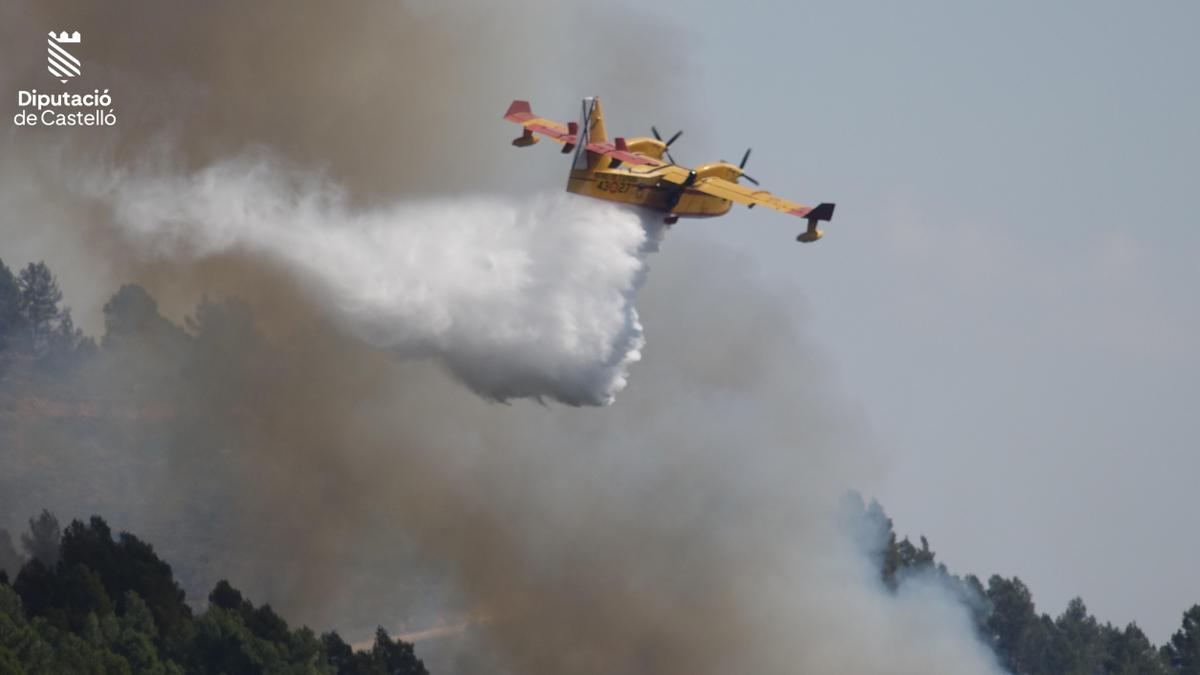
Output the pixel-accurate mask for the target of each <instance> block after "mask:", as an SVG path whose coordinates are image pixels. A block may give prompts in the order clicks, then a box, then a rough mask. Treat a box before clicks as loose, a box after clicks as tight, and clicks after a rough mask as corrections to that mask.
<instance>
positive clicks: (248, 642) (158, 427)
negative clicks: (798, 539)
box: [0, 262, 1200, 675]
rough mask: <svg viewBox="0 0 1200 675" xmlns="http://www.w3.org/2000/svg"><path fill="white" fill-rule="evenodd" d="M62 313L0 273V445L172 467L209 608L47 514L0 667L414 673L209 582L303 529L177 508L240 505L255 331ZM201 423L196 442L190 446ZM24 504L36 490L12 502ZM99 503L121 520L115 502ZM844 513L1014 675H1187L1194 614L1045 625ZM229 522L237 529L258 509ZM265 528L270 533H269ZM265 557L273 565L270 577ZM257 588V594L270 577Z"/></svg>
mask: <svg viewBox="0 0 1200 675" xmlns="http://www.w3.org/2000/svg"><path fill="white" fill-rule="evenodd" d="M61 301H62V294H61V292H60V290H59V288H58V285H57V283H56V281H55V278H54V275H53V274H52V273H51V271H50V270H49V269H48V268H47V267H46V266H45V265H44V264H41V263H35V264H30V265H28V266H26V267H25V268H24V269H22V270H21V271H20V272H19V273H16V274H14V273H13V272H12V271H11V270H10V269H9V268H8V267H6V266H5V265H4V263H3V262H0V450H4V451H8V452H9V453H10V454H12V453H16V454H18V455H20V454H21V453H33V452H36V453H40V455H41V456H42V457H43V463H46V464H49V465H52V466H54V469H53V470H52V471H54V476H55V477H56V478H55V480H56V481H61V480H62V479H64V477H66V476H67V475H68V474H64V473H60V472H59V471H60V469H61V468H62V466H63V465H64V464H67V463H70V462H76V461H77V460H76V459H74V456H73V455H70V454H61V455H47V454H46V453H48V452H50V451H51V450H52V449H53V448H55V447H58V446H62V447H68V448H69V447H72V446H77V445H82V444H85V443H86V444H89V445H90V446H94V447H95V448H97V450H96V452H102V451H103V452H106V453H107V454H104V455H103V456H99V455H97V456H94V457H92V459H91V460H90V461H91V462H93V464H91V465H89V466H90V467H91V468H90V469H88V471H83V472H82V473H83V474H84V475H86V474H88V473H89V472H94V471H96V470H98V469H99V468H100V465H104V466H109V465H111V466H116V467H117V468H118V471H119V472H124V473H136V471H137V465H138V463H139V462H151V461H154V460H155V459H157V458H158V455H159V454H162V453H165V454H169V455H170V461H171V462H172V463H173V466H176V468H177V470H178V471H179V473H180V475H184V476H186V480H185V481H183V482H181V483H179V484H178V485H177V486H176V487H178V488H179V489H178V490H177V491H182V490H188V491H190V492H187V493H186V494H185V495H184V496H183V497H180V498H179V499H177V502H178V503H176V504H175V505H174V506H173V508H174V509H175V511H173V512H172V513H171V514H169V518H168V520H169V521H170V523H171V528H170V529H163V530H162V531H157V532H156V533H155V541H158V540H159V538H163V539H168V538H169V539H171V542H172V543H173V545H175V547H176V548H175V549H173V550H174V551H175V555H176V556H177V560H183V561H186V562H187V566H185V567H184V568H182V569H181V570H180V572H179V574H180V576H182V577H184V580H185V583H184V585H185V586H187V588H188V591H189V592H190V593H191V596H190V597H192V598H193V602H192V604H193V605H196V606H199V605H201V604H205V603H203V598H204V597H205V596H204V592H203V590H202V589H208V588H212V591H211V593H208V594H207V603H206V605H205V607H206V608H205V609H204V611H203V612H202V613H200V614H198V615H197V614H194V613H193V610H192V609H190V607H189V605H188V604H187V603H186V602H185V600H184V597H185V596H184V592H183V590H182V588H181V586H180V584H179V583H178V582H177V580H176V576H175V575H173V574H172V570H171V568H170V567H169V566H167V564H166V563H164V562H163V561H162V560H159V559H158V558H157V557H156V555H155V554H154V551H153V549H151V548H150V546H149V545H148V544H146V543H144V542H143V541H142V540H140V539H138V538H137V537H134V536H133V535H130V534H121V535H120V536H118V537H117V539H115V540H114V539H113V538H112V536H111V534H110V532H109V528H108V526H107V525H106V524H105V522H104V521H103V520H100V519H99V518H93V519H92V520H91V521H90V522H89V523H87V524H84V523H81V522H74V523H72V524H71V525H70V526H68V527H67V529H66V530H65V531H63V532H61V534H60V532H59V530H58V524H57V521H55V520H54V519H53V517H52V516H50V515H49V514H43V516H41V517H39V518H35V519H33V520H32V521H31V522H30V527H29V531H28V532H27V533H25V534H23V535H21V536H20V537H19V543H18V541H15V540H14V539H13V538H12V537H11V536H10V535H9V534H8V533H7V532H4V531H2V530H0V570H7V575H6V578H7V579H8V580H10V581H11V583H5V584H3V585H0V673H6V672H22V671H21V670H20V669H21V668H24V670H25V672H31V673H32V672H130V671H132V672H164V673H166V672H228V673H235V672H306V673H307V672H341V673H359V672H362V673H376V672H399V673H410V672H411V673H419V672H424V668H423V667H422V666H421V665H420V662H419V661H416V660H415V658H414V657H413V656H412V650H411V647H410V646H408V645H404V644H401V643H396V642H393V641H391V640H389V639H388V637H387V635H386V634H385V633H383V632H382V631H381V632H379V633H378V635H377V643H376V647H375V649H374V650H372V651H370V652H365V653H363V654H360V655H354V654H352V653H351V650H350V648H349V647H348V646H346V644H345V643H344V642H343V641H342V640H341V638H339V637H338V636H337V634H336V633H332V632H331V633H327V634H325V635H323V636H321V637H319V638H318V637H316V636H315V635H314V634H313V633H312V632H311V631H309V630H308V629H306V628H301V629H299V630H291V629H289V628H288V626H287V624H286V623H285V622H284V620H283V619H282V618H281V617H280V616H279V615H278V614H277V613H276V612H275V611H274V610H273V609H271V607H269V606H267V605H264V606H262V607H255V606H254V605H252V604H251V603H250V602H249V601H248V600H246V599H245V598H243V597H242V595H241V593H239V592H238V591H236V590H234V589H233V588H232V587H231V586H230V585H229V584H228V583H226V582H224V581H221V582H218V583H216V585H215V588H213V581H214V580H215V579H219V578H220V577H219V576H217V575H220V574H223V573H224V572H222V569H224V568H225V567H226V566H229V565H231V563H232V562H233V561H234V560H235V558H234V557H231V556H234V555H235V554H239V553H240V554H241V555H244V556H247V557H250V558H256V559H257V558H266V557H269V556H271V555H275V556H282V557H285V558H286V556H288V555H291V550H290V549H288V548H287V546H289V545H292V544H294V542H297V541H303V540H304V530H303V527H304V522H303V519H302V518H299V519H298V521H297V523H294V524H293V525H294V527H293V529H292V530H289V529H288V524H287V523H284V522H281V521H280V516H279V514H273V515H272V516H271V520H270V521H269V522H258V521H253V520H249V521H247V522H245V523H242V527H243V528H244V529H245V530H246V531H247V532H250V533H252V535H251V536H245V537H242V538H238V537H236V536H234V535H231V534H229V531H230V529H231V528H232V525H234V523H231V522H229V521H219V516H218V515H217V513H216V512H215V511H211V510H206V511H203V512H202V513H201V514H200V515H199V516H196V515H195V514H192V513H191V511H190V509H193V508H200V507H198V506H196V505H197V504H203V503H204V502H206V501H211V502H215V501H220V500H221V499H228V498H229V497H230V495H237V494H242V493H246V492H247V491H246V490H245V489H244V488H243V487H239V485H238V483H237V481H238V476H239V471H237V470H236V464H235V463H234V462H236V457H237V455H238V453H237V452H227V454H225V455H222V457H223V458H225V459H222V461H213V458H214V455H213V452H214V450H213V448H214V447H225V448H231V447H232V448H236V447H237V443H238V442H239V441H238V439H239V438H240V436H239V434H237V433H235V432H234V431H232V430H234V429H235V428H236V427H237V426H238V425H239V424H243V423H244V421H245V414H246V413H245V411H246V410H248V409H251V406H250V405H249V403H248V402H246V401H244V400H243V399H242V398H239V396H241V397H244V396H246V394H245V392H246V390H248V389H249V388H248V387H246V386H244V385H245V383H246V382H247V380H246V378H251V377H271V374H272V373H273V372H278V371H279V368H281V366H280V365H279V364H278V363H274V362H273V361H272V359H277V358H279V352H280V351H281V349H282V348H281V347H280V346H278V345H272V344H270V343H269V341H268V340H267V339H266V338H264V337H263V336H261V335H259V334H258V332H257V331H256V330H255V322H254V317H253V316H252V315H251V312H250V310H249V309H247V308H246V307H245V306H243V305H241V304H239V303H237V302H236V301H224V302H213V301H209V300H207V299H206V300H203V301H201V303H200V305H199V306H198V307H197V309H196V311H195V313H194V315H193V316H192V317H191V318H189V319H187V320H186V321H184V322H183V324H182V325H179V324H176V323H174V322H172V321H170V320H168V319H166V318H164V317H163V316H162V315H161V314H160V313H159V311H158V307H157V303H156V301H155V300H154V298H153V297H151V296H150V295H149V294H148V293H147V292H146V291H145V290H144V289H142V288H141V287H139V286H136V285H126V286H123V287H122V288H121V289H120V290H119V291H118V292H117V293H116V294H115V295H114V296H113V297H112V299H111V300H110V301H109V302H108V303H107V304H106V305H105V307H104V324H105V332H104V335H103V338H102V339H101V340H100V341H99V343H98V344H97V343H96V342H95V341H93V340H92V339H90V338H88V337H86V336H84V335H83V334H82V333H81V332H80V331H79V329H77V328H76V327H75V325H74V323H73V321H72V319H71V314H70V311H69V310H68V309H66V308H64V307H62V305H61ZM293 361H301V359H297V358H293ZM301 362H302V361H301ZM289 363H290V362H289ZM180 383H186V386H180ZM198 411H202V412H198ZM80 419H83V420H85V421H86V423H84V422H78V420H80ZM106 420H112V421H106ZM164 420H167V421H164ZM4 422H7V423H8V424H7V426H8V428H7V429H6V428H5V424H4ZM72 425H76V426H72ZM200 428H203V429H205V433H203V434H201V433H198V432H196V433H190V431H192V430H196V429H200ZM131 429H132V430H134V431H131ZM180 429H182V430H183V433H180V432H179V430H180ZM222 429H224V430H227V431H226V432H222V431H221V430H222ZM46 439H48V441H47V440H46ZM198 439H202V440H198ZM6 445H7V446H9V447H4V446H6ZM246 450H251V449H249V448H247V449H246ZM228 458H234V459H228ZM3 459H4V456H3V455H2V454H0V461H2V460H3ZM122 463H124V464H122ZM11 465H12V466H18V465H19V464H18V463H16V462H13V463H12V464H11ZM226 465H228V466H226ZM77 468H78V467H77ZM44 473H45V471H35V470H29V471H27V472H26V474H24V477H20V476H16V477H13V476H12V475H11V474H10V477H7V478H6V476H4V475H0V514H3V513H6V512H7V513H21V512H22V511H13V509H14V508H15V507H16V506H17V505H28V504H29V503H30V502H31V501H32V500H33V499H34V497H33V494H34V490H32V489H31V488H29V487H28V486H27V484H31V479H32V478H34V477H36V476H38V475H41V474H44ZM78 473H79V472H76V473H75V474H69V475H70V476H75V475H77V474H78ZM73 480H76V481H77V483H72V484H71V485H70V487H69V490H74V491H75V492H78V491H80V490H85V491H86V490H94V491H95V492H97V493H98V494H99V493H103V494H107V493H108V492H110V491H111V489H112V488H111V483H104V482H99V483H94V484H93V483H89V482H87V481H86V480H84V481H80V480H79V479H78V478H74V479H73ZM87 480H94V479H93V478H92V477H90V476H89V477H88V478H87ZM41 487H42V492H46V491H47V488H49V487H54V486H50V485H49V484H46V485H42V486H41ZM22 491H25V492H29V493H30V494H28V495H18V493H21V492H22ZM181 494H182V492H181ZM18 497H20V498H18ZM43 498H44V497H43ZM99 502H101V500H100V499H93V500H91V502H90V503H99ZM43 503H44V502H43ZM107 503H111V504H112V508H113V509H117V510H119V509H121V508H122V504H121V503H120V502H119V501H118V502H107ZM848 504H849V505H850V507H851V508H850V511H849V512H850V515H851V516H852V521H853V522H854V529H855V531H859V532H864V533H866V534H864V535H863V536H864V540H863V541H862V545H863V547H864V548H865V549H866V550H868V551H869V552H870V554H871V555H872V556H874V560H875V562H876V563H877V564H878V568H879V570H880V577H881V580H882V583H883V584H884V585H885V586H886V587H887V588H888V589H890V590H891V591H892V592H903V588H904V585H905V584H906V583H909V582H910V581H911V580H914V579H918V578H921V579H933V580H935V581H936V582H937V583H940V584H943V585H944V586H946V587H948V588H951V589H952V590H953V592H954V593H955V594H956V596H957V597H958V598H959V599H960V600H961V601H962V603H963V604H964V606H966V607H968V608H969V610H970V613H971V618H972V621H973V623H974V626H975V629H976V631H977V633H978V636H979V638H980V640H982V641H983V642H984V643H985V644H987V645H989V646H990V647H991V648H992V649H993V650H994V652H995V654H996V657H997V660H998V661H999V663H1000V664H1001V665H1002V666H1003V667H1004V668H1005V669H1006V670H1008V671H1010V672H1012V673H1014V674H1016V675H1043V674H1044V675H1052V674H1053V675H1064V674H1070V675H1076V674H1078V675H1085V674H1086V675H1100V674H1105V675H1109V674H1111V675H1117V674H1121V675H1134V674H1137V675H1156V674H1171V675H1200V605H1196V606H1193V607H1192V608H1191V609H1189V610H1188V611H1187V612H1186V613H1185V614H1184V615H1183V622H1182V625H1181V627H1180V629H1179V630H1178V632H1176V633H1175V634H1174V635H1172V636H1171V637H1170V638H1169V639H1168V641H1167V643H1166V644H1164V645H1161V646H1156V645H1154V644H1153V643H1152V642H1151V641H1150V640H1149V639H1148V638H1147V636H1146V635H1145V634H1144V633H1143V632H1142V630H1141V629H1140V628H1139V627H1138V626H1137V625H1136V624H1135V623H1130V624H1128V625H1127V626H1125V627H1123V628H1119V627H1116V626H1113V625H1111V624H1108V623H1103V624H1102V623H1100V622H1099V621H1097V619H1096V618H1095V617H1094V616H1092V615H1091V614H1089V613H1088V611H1087V608H1086V606H1085V604H1084V602H1083V601H1082V600H1081V599H1078V598H1077V599H1075V600H1073V601H1071V602H1070V603H1069V605H1068V606H1067V608H1066V609H1065V610H1064V611H1063V612H1062V613H1061V614H1060V615H1058V616H1057V617H1052V616H1050V615H1048V614H1045V613H1041V614H1039V613H1038V612H1037V610H1036V608H1035V605H1034V601H1033V596H1032V593H1031V592H1030V590H1029V589H1028V588H1027V587H1026V586H1025V584H1024V583H1022V581H1021V580H1020V579H1019V578H1017V577H1012V578H1004V577H1001V576H992V577H991V578H989V579H988V580H987V583H986V584H984V583H983V582H982V581H981V580H980V579H979V578H978V577H975V576H973V575H967V576H965V577H958V576H955V575H953V574H951V573H950V572H949V571H948V570H947V568H946V567H945V566H944V565H942V564H940V563H938V562H937V561H936V560H935V555H934V552H933V551H932V550H931V549H930V546H929V543H928V542H927V541H926V540H925V538H924V537H922V538H921V539H920V544H919V545H916V544H914V543H912V542H911V541H909V540H908V539H907V538H904V539H898V538H897V536H896V533H895V532H894V530H893V526H892V521H891V520H890V519H889V518H888V517H887V516H886V514H885V513H884V511H883V509H882V508H881V507H880V506H879V505H878V504H876V503H874V502H872V503H871V504H870V505H866V504H864V503H863V502H862V500H861V499H857V498H856V499H852V500H850V501H849V502H848ZM32 508H33V509H36V508H40V506H36V507H32ZM100 510H104V509H100ZM239 511H240V513H242V514H243V515H242V516H240V517H241V518H244V519H248V518H252V517H253V516H251V515H249V514H252V513H254V511H255V510H254V509H240V510H239ZM24 512H27V511H24ZM81 512H83V513H87V512H91V510H89V511H81ZM9 522H11V521H9ZM174 523H186V524H187V527H188V529H189V532H188V535H187V536H185V537H179V536H178V535H177V534H173V529H174ZM0 525H3V522H0ZM205 528H207V530H205ZM272 532H275V533H278V539H269V538H267V537H266V536H265V535H266V533H272ZM181 542H182V543H181ZM256 546H257V547H258V548H255V547H256ZM217 551H221V552H222V553H221V554H220V555H218V554H217ZM276 564H283V563H281V562H280V561H274V562H271V563H270V564H267V565H266V567H268V568H271V567H273V566H274V565H276ZM0 574H3V573H2V572H0ZM256 583H260V584H262V585H264V586H267V587H269V586H270V580H269V575H268V578H266V579H260V580H258V581H256ZM201 584H203V585H201ZM360 590H361V589H360ZM341 592H353V591H348V590H347V589H345V588H342V589H341ZM286 595H287V594H286V593H282V594H281V593H278V592H277V593H276V596H275V597H276V598H277V599H278V598H281V597H286ZM374 596H375V597H372V598H369V599H367V600H364V602H363V603H359V604H362V605H363V607H362V608H360V609H366V610H370V611H376V612H381V611H387V609H386V608H388V607H391V606H392V604H389V603H392V601H390V600H389V599H388V597H387V596H386V594H385V593H383V592H378V593H374ZM368 601H369V602H376V603H378V604H376V605H369V604H368ZM368 625H374V622H373V621H372V623H371V624H368ZM89 669H90V670H89Z"/></svg>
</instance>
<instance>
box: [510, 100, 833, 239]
mask: <svg viewBox="0 0 1200 675" xmlns="http://www.w3.org/2000/svg"><path fill="white" fill-rule="evenodd" d="M504 119H506V120H509V121H512V122H516V123H517V124H520V125H521V126H522V127H524V128H525V130H524V133H523V134H522V135H521V137H520V138H517V139H515V140H514V141H513V145H515V146H518V147H525V146H529V145H533V144H534V143H536V142H537V141H538V137H537V136H535V135H534V134H539V135H542V136H546V137H549V138H552V139H554V140H556V141H558V142H559V143H562V144H563V149H562V152H563V154H566V153H568V152H571V151H572V150H574V151H575V160H574V162H573V163H572V165H571V175H570V177H569V178H568V179H567V191H568V192H574V193H577V194H581V195H587V196H589V197H595V198H597V199H607V200H609V201H614V202H621V203H625V204H633V205H635V206H641V207H644V208H647V209H652V210H654V211H662V212H664V213H666V214H667V215H666V217H665V218H664V219H663V221H664V222H666V223H667V224H668V225H669V224H673V223H675V222H676V221H678V220H679V218H680V217H687V218H703V217H708V216H721V215H724V214H726V213H728V212H729V209H730V208H731V207H732V206H733V202H737V203H739V204H745V205H747V206H748V207H750V208H754V207H755V205H757V204H762V205H763V206H767V207H770V208H772V209H775V210H776V211H782V212H784V213H788V214H791V215H793V216H799V217H801V218H804V219H806V220H807V221H808V230H806V231H805V232H801V233H800V236H798V237H796V240H797V241H803V242H813V241H816V240H818V239H820V238H821V236H822V235H823V234H824V232H822V231H821V230H819V229H817V223H818V222H820V221H822V220H824V221H828V220H830V219H831V218H833V207H834V205H833V204H821V205H819V206H816V207H809V206H805V205H803V204H797V203H796V202H792V201H788V200H786V199H781V198H779V197H776V196H775V195H773V194H771V193H770V192H767V191H765V190H756V189H753V188H750V187H747V186H744V185H739V184H738V179H739V178H745V179H746V180H748V181H750V182H751V183H753V184H754V185H755V186H757V185H758V181H756V180H754V179H753V178H751V177H750V176H748V175H746V173H745V172H744V171H743V169H745V167H746V160H747V159H749V158H750V151H749V150H746V154H745V155H743V156H742V161H741V162H740V163H739V164H737V165H734V164H730V163H729V162H726V161H724V160H722V161H720V162H711V163H709V164H702V165H700V166H698V167H696V168H694V169H688V168H685V167H682V166H679V165H678V164H676V163H675V160H674V159H673V158H672V157H671V151H670V147H671V144H672V143H674V142H675V141H676V139H678V138H679V136H680V134H682V133H683V132H682V131H680V132H678V133H676V134H675V135H674V136H672V137H671V138H670V139H668V140H666V141H664V140H663V139H662V136H660V135H659V134H658V130H657V129H655V128H654V127H650V130H651V132H653V134H654V138H630V139H625V138H622V137H620V136H617V137H616V138H615V139H613V140H612V141H611V142H610V141H609V140H608V134H607V133H606V132H605V130H604V113H603V112H602V111H601V110H600V99H598V98H595V97H589V98H585V99H583V111H582V114H581V115H580V121H579V122H570V123H569V124H567V125H565V126H564V125H563V124H560V123H558V122H555V121H552V120H548V119H545V118H543V117H538V116H537V115H534V114H533V111H532V110H530V108H529V101H513V102H512V105H510V106H509V107H508V112H506V113H505V114H504ZM580 129H582V130H583V134H582V138H580V131H579V130H580ZM663 157H666V160H665V161H664V160H663Z"/></svg>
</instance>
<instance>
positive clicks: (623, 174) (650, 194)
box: [567, 153, 733, 218]
mask: <svg viewBox="0 0 1200 675" xmlns="http://www.w3.org/2000/svg"><path fill="white" fill-rule="evenodd" d="M647 154H650V153H647ZM597 159H598V160H599V161H598V162H597V166H596V167H595V168H589V169H576V170H572V171H571V174H570V176H569V177H568V178H567V191H568V192H574V193H576V194H581V195H587V196H588V197H595V198H596V199H606V200H608V201H611V202H620V203H622V204H632V205H634V206H640V207H642V208H646V209H651V210H654V211H662V212H664V213H670V214H672V215H676V216H682V217H686V218H704V217H711V216H723V215H725V214H726V213H728V212H729V209H730V208H731V207H732V206H733V202H731V201H729V200H728V199H721V198H720V197H714V196H712V195H707V194H704V193H703V192H700V191H699V190H694V189H692V188H689V187H682V186H679V185H676V184H674V183H670V182H667V181H663V180H661V179H660V178H659V177H658V176H657V175H656V174H655V172H654V171H649V172H647V173H644V174H643V173H631V172H630V171H627V170H624V169H612V168H609V162H608V158H607V157H600V158H597ZM725 166H728V165H725V164H724V163H714V164H711V165H706V166H702V167H698V168H697V173H698V174H700V175H703V173H704V172H706V171H710V172H714V173H716V172H721V171H722V170H723V169H724V167H725Z"/></svg>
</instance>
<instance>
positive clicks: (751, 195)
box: [691, 178, 833, 220]
mask: <svg viewBox="0 0 1200 675" xmlns="http://www.w3.org/2000/svg"><path fill="white" fill-rule="evenodd" d="M691 187H692V189H694V190H699V191H701V192H703V193H705V194H710V195H712V196H714V197H720V198H721V199H728V200H729V201H733V202H737V203H739V204H745V205H746V206H756V205H759V204H761V205H763V206H766V207H768V208H772V209H775V210H776V211H781V212H783V213H787V214H789V215H793V216H799V217H801V218H807V217H808V216H809V214H810V213H812V212H813V211H814V208H813V207H811V206H805V205H804V204H799V203H797V202H793V201H789V200H787V199H783V198H782V197H776V196H775V195H773V194H771V193H770V192H767V191H766V190H759V189H758V188H754V187H751V186H749V185H740V184H738V183H734V182H731V181H727V180H725V179H723V178H701V179H700V180H698V181H696V182H695V183H694V184H693V185H692V186H691ZM829 211H830V214H829V215H830V216H832V215H833V213H832V211H833V209H832V208H830V209H829ZM818 220H820V219H818ZM825 220H828V219H825Z"/></svg>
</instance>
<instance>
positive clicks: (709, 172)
mask: <svg viewBox="0 0 1200 675" xmlns="http://www.w3.org/2000/svg"><path fill="white" fill-rule="evenodd" d="M741 175H742V170H741V169H739V168H738V167H737V165H736V164H730V163H729V162H712V163H710V164H701V165H700V166H698V167H696V176H697V178H721V179H724V180H727V181H729V182H731V183H736V182H737V179H738V178H740V177H741Z"/></svg>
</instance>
